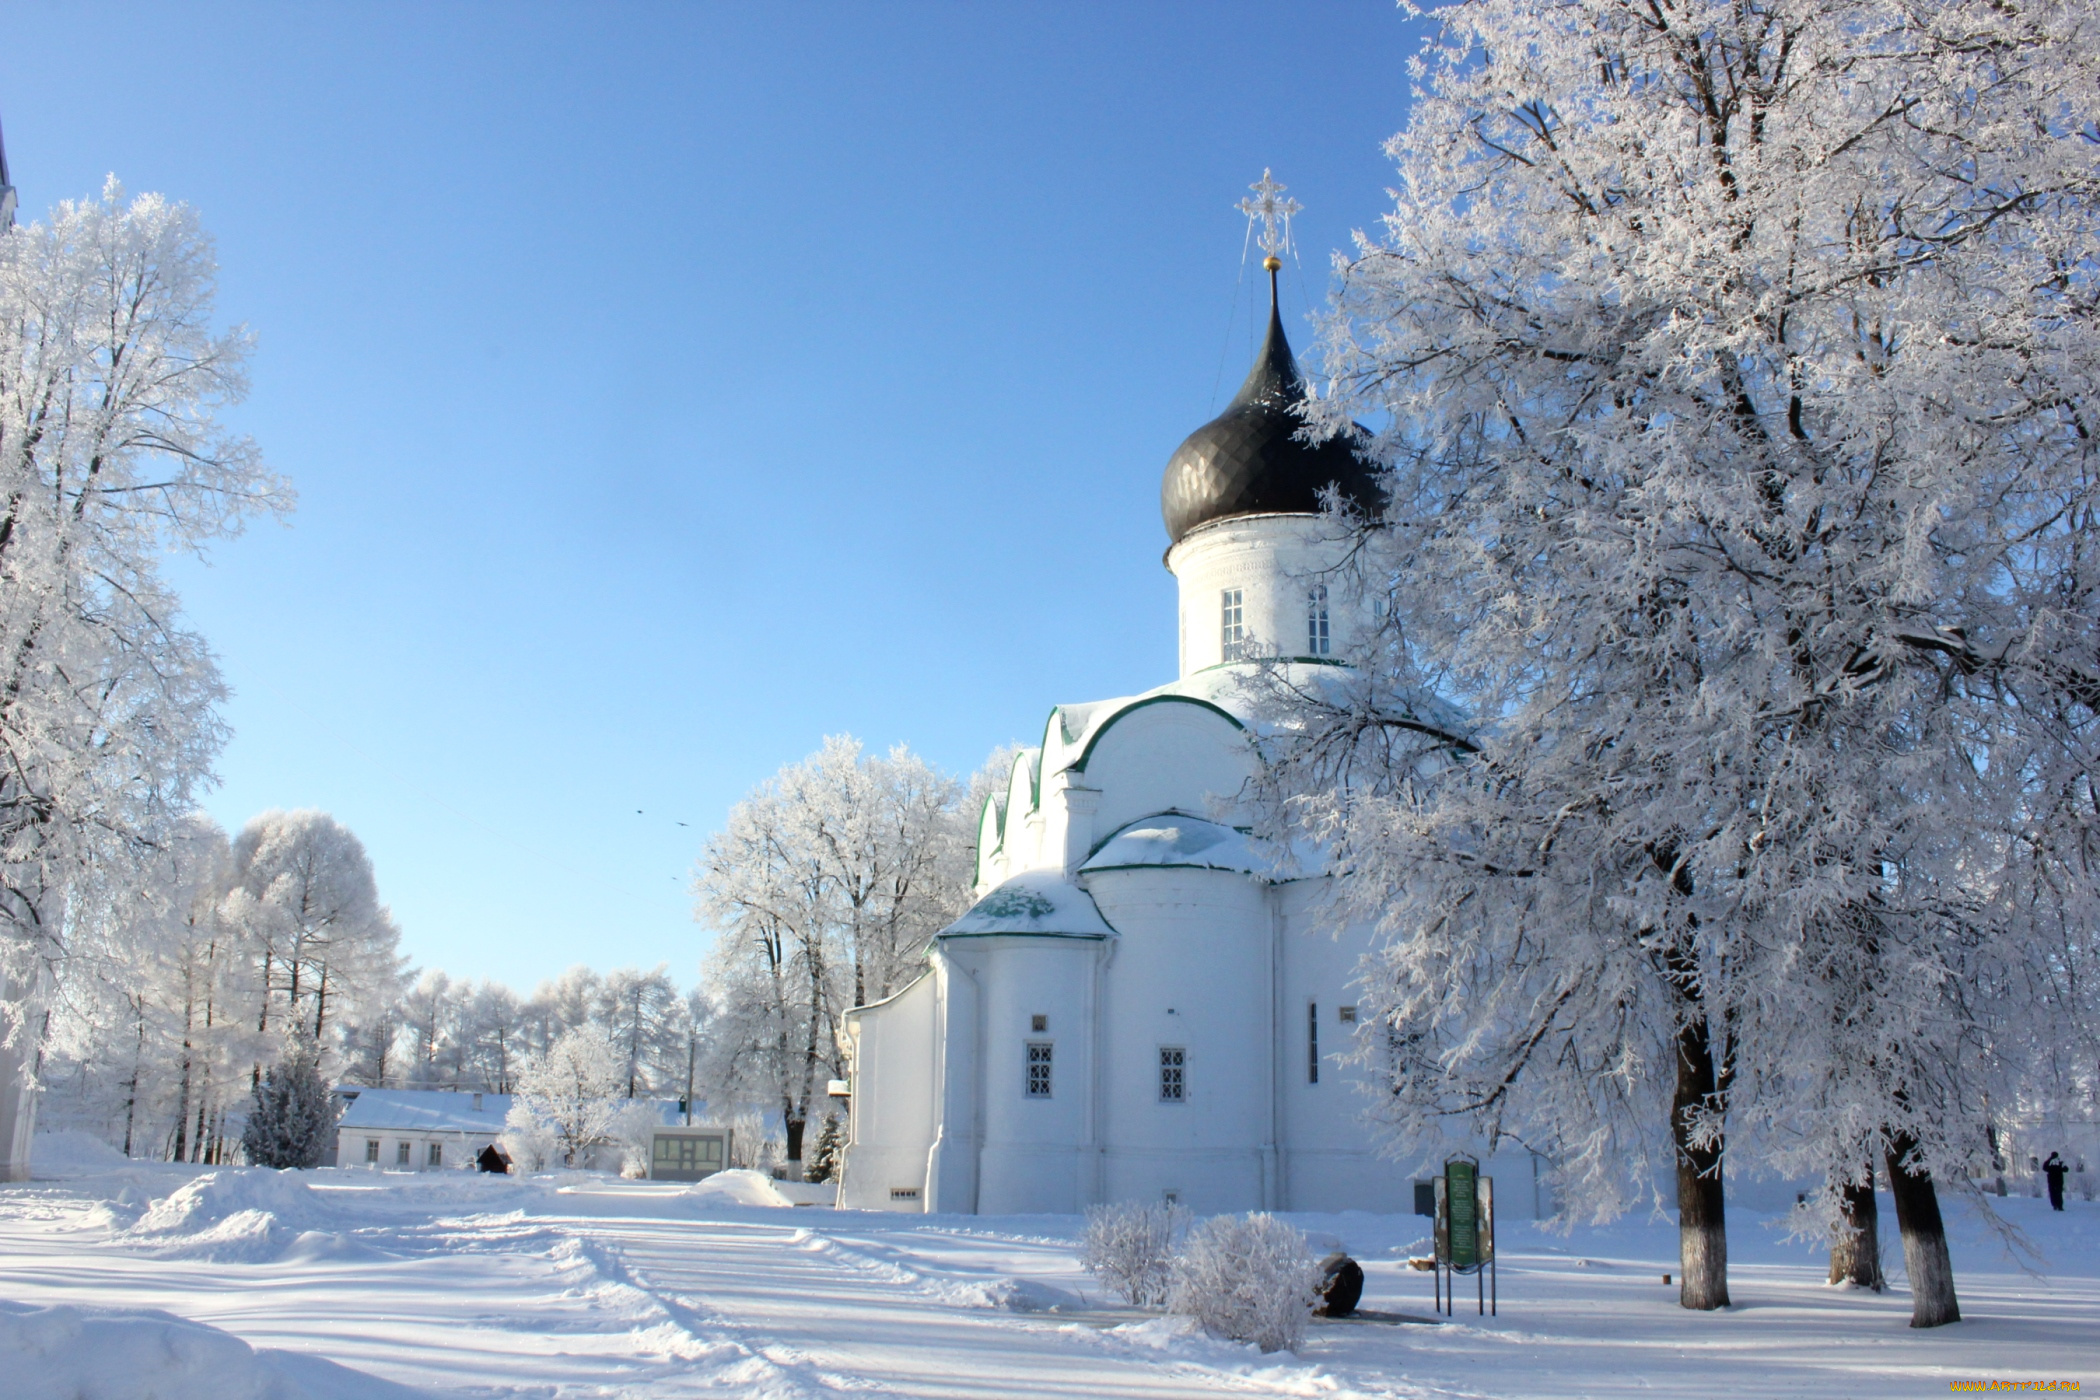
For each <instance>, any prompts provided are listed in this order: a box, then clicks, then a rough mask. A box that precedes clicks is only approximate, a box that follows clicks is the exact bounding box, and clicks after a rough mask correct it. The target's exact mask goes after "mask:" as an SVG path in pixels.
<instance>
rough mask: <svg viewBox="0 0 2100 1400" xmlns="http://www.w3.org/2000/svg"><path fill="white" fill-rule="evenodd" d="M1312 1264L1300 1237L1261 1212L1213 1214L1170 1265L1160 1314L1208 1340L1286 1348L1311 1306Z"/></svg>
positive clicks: (1315, 1274) (1315, 1272)
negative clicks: (1190, 1322) (1191, 1323)
mask: <svg viewBox="0 0 2100 1400" xmlns="http://www.w3.org/2000/svg"><path fill="white" fill-rule="evenodd" d="M1319 1280H1320V1266H1319V1265H1318V1264H1317V1263H1315V1262H1314V1260H1313V1257H1312V1254H1311V1253H1310V1251H1308V1250H1307V1248H1306V1245H1305V1236H1303V1235H1301V1234H1299V1233H1298V1232H1297V1231H1296V1230H1294V1229H1292V1228H1291V1227H1290V1226H1288V1225H1286V1224H1284V1223H1283V1222H1282V1221H1281V1220H1278V1219H1277V1218H1276V1217H1275V1216H1273V1215H1269V1214H1266V1213H1256V1214H1253V1215H1219V1216H1213V1217H1212V1218H1211V1219H1209V1220H1206V1221H1204V1222H1203V1223H1202V1224H1201V1225H1198V1226H1197V1227H1196V1228H1195V1229H1193V1230H1191V1231H1190V1232H1189V1237H1188V1243H1187V1244H1186V1245H1184V1246H1183V1247H1182V1250H1181V1253H1180V1254H1179V1255H1178V1256H1176V1258H1175V1260H1174V1265H1173V1275H1172V1280H1171V1282H1170V1283H1169V1285H1168V1288H1167V1311H1169V1312H1172V1313H1176V1314H1179V1315H1180V1316H1183V1317H1190V1318H1194V1319H1195V1320H1196V1323H1197V1324H1198V1325H1199V1326H1201V1327H1202V1328H1203V1330H1204V1331H1206V1332H1208V1333H1210V1334H1211V1335H1212V1336H1214V1337H1225V1338H1229V1339H1230V1340H1232V1341H1236V1342H1252V1343H1254V1344H1255V1345H1256V1346H1258V1347H1260V1348H1261V1349H1262V1350H1263V1351H1294V1350H1296V1349H1297V1347H1298V1345H1299V1343H1301V1342H1303V1341H1304V1340H1305V1324H1306V1320H1307V1319H1308V1318H1310V1317H1311V1316H1312V1311H1313V1305H1314V1304H1315V1303H1316V1302H1318V1301H1319V1298H1318V1294H1317V1292H1316V1290H1317V1287H1318V1285H1319Z"/></svg>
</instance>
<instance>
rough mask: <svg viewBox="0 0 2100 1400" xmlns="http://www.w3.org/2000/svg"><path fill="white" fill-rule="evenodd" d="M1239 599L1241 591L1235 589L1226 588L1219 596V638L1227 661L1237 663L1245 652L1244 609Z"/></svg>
mask: <svg viewBox="0 0 2100 1400" xmlns="http://www.w3.org/2000/svg"><path fill="white" fill-rule="evenodd" d="M1241 598H1242V593H1241V590H1240V589H1237V588H1228V589H1226V590H1225V591H1224V592H1223V593H1222V594H1220V595H1219V599H1220V605H1219V614H1220V618H1221V621H1220V626H1219V636H1220V640H1221V641H1222V643H1223V645H1224V659H1225V660H1227V661H1237V660H1239V659H1240V657H1242V656H1243V655H1245V654H1246V651H1247V628H1246V608H1245V607H1244V606H1243V605H1242V602H1241Z"/></svg>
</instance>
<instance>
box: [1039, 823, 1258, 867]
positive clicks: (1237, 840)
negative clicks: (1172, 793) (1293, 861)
mask: <svg viewBox="0 0 2100 1400" xmlns="http://www.w3.org/2000/svg"><path fill="white" fill-rule="evenodd" d="M1273 865H1274V862H1273V861H1272V860H1271V859H1270V858H1269V856H1268V854H1267V853H1266V852H1265V851H1263V850H1261V849H1259V848H1258V843H1257V842H1256V841H1255V840H1254V838H1253V837H1251V836H1249V835H1248V834H1247V833H1246V832H1243V831H1240V830H1238V829H1237V828H1235V827H1229V826H1221V825H1220V824H1218V823H1217V822H1213V821H1205V820H1204V819H1203V818H1201V817H1192V816H1189V815H1187V814H1186V813H1183V812H1162V813H1160V814H1159V815H1158V816H1153V817H1142V818H1140V819H1139V820H1137V821H1134V822H1132V823H1130V825H1128V826H1126V827H1124V828H1123V829H1122V830H1121V831H1118V832H1117V833H1116V834H1115V835H1113V836H1111V837H1109V838H1108V839H1107V840H1106V841H1104V842H1102V843H1101V848H1100V849H1099V850H1097V851H1095V852H1094V853H1093V854H1092V855H1090V856H1088V857H1087V858H1086V862H1085V863H1084V864H1082V865H1081V866H1080V867H1079V869H1080V871H1081V873H1086V872H1089V871H1095V870H1134V869H1141V868H1155V869H1164V868H1168V867H1180V868H1182V869H1196V870H1230V871H1233V872H1236V873H1238V874H1243V875H1262V874H1266V873H1267V872H1268V871H1269V870H1270V869H1271V868H1272V867H1273Z"/></svg>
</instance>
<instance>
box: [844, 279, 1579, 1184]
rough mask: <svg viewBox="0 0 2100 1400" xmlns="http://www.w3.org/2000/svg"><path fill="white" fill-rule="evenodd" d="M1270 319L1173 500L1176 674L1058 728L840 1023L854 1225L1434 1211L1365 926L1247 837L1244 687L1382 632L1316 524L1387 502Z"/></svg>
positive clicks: (1494, 1169) (1250, 716) (1169, 506)
mask: <svg viewBox="0 0 2100 1400" xmlns="http://www.w3.org/2000/svg"><path fill="white" fill-rule="evenodd" d="M1271 275H1272V277H1273V269H1272V273H1271ZM1271 296H1272V301H1271V312H1270V320H1269V332H1268V341H1267V343H1266V344H1264V345H1263V347H1262V351H1261V356H1260V358H1259V360H1258V361H1257V362H1256V364H1255V366H1254V368H1253V370H1252V372H1251V373H1250V374H1249V375H1248V377H1247V381H1246V384H1245V385H1244V386H1243V387H1242V388H1241V390H1240V392H1239V395H1238V397H1237V398H1235V399H1234V400H1233V403H1232V405H1231V406H1230V407H1229V408H1227V410H1226V411H1225V412H1224V413H1223V414H1222V415H1220V416H1219V417H1218V418H1217V419H1216V420H1214V421H1213V422H1211V423H1208V424H1206V425H1204V426H1203V427H1201V428H1199V429H1197V430H1196V432H1194V433H1193V434H1191V435H1190V436H1189V438H1188V440H1187V441H1186V442H1184V443H1183V444H1182V446H1181V448H1180V449H1179V450H1178V451H1177V452H1176V453H1175V454H1174V456H1173V458H1172V459H1171V460H1170V461H1169V463H1168V464H1167V470H1166V476H1165V480H1164V481H1163V482H1162V486H1161V493H1160V494H1161V508H1162V514H1163V516H1164V517H1165V524H1166V527H1167V535H1168V540H1169V548H1168V550H1167V554H1166V566H1167V568H1168V569H1169V570H1170V571H1171V572H1172V573H1173V574H1174V576H1175V578H1176V580H1177V581H1178V583H1179V585H1180V609H1179V611H1180V666H1179V671H1180V675H1179V677H1178V678H1177V679H1175V680H1173V681H1170V682H1169V683H1167V684H1165V685H1162V686H1159V687H1157V688H1156V689H1153V690H1149V691H1146V692H1144V693H1143V694H1139V695H1131V696H1125V697H1122V698H1120V699H1113V700H1101V701H1095V702H1091V703H1086V704H1067V705H1058V706H1056V707H1054V708H1052V709H1051V711H1050V718H1049V721H1048V723H1047V724H1046V726H1045V728H1044V731H1043V737H1042V742H1041V743H1040V744H1039V745H1038V746H1036V747H1035V748H1033V749H1030V750H1028V751H1027V752H1026V753H1024V754H1022V755H1021V756H1020V758H1019V759H1018V760H1017V761H1016V762H1015V764H1014V768H1013V773H1012V776H1011V780H1010V781H1009V783H1008V784H1007V788H1006V791H1005V792H1004V793H1003V794H1001V795H1000V796H998V797H997V798H995V799H994V800H993V801H991V802H989V803H987V804H986V807H985V810H984V812H983V815H982V826H981V829H980V838H979V843H978V850H979V857H978V862H979V863H978V870H977V894H978V900H977V902H976V904H975V905H974V906H973V907H972V908H971V909H970V910H969V911H968V912H967V913H965V914H964V915H963V916H962V917H961V918H960V919H957V920H956V921H955V922H954V923H953V924H951V925H949V926H948V927H947V928H946V929H944V930H942V931H941V932H940V933H939V934H938V935H937V936H936V937H935V939H934V941H933V946H932V948H931V949H930V950H929V953H928V959H927V962H928V966H927V969H926V972H925V973H924V975H923V976H921V977H920V978H919V979H918V980H917V981H915V982H913V983H911V984H910V985H909V986H907V987H906V988H904V990H902V991H901V992H898V993H897V994H896V995H894V996H892V997H890V998H889V999H888V1000H886V1001H883V1002H879V1003H876V1004H874V1005H871V1006H864V1007H861V1008H859V1009H857V1010H855V1011H852V1012H850V1013H848V1014H847V1016H846V1035H847V1038H848V1040H849V1042H850V1048H851V1051H852V1059H853V1077H852V1080H851V1101H852V1105H851V1115H850V1119H849V1122H850V1125H851V1128H850V1138H849V1141H848V1144H847V1146H846V1151H845V1162H844V1168H843V1173H842V1176H843V1184H842V1188H841V1193H840V1204H841V1205H843V1206H849V1207H862V1208H880V1209H890V1210H911V1211H943V1212H981V1213H985V1214H1007V1213H1014V1212H1038V1211H1041V1212H1057V1213H1067V1212H1073V1211H1077V1210H1079V1209H1080V1208H1082V1207H1083V1206H1086V1205H1088V1204H1091V1203H1095V1202H1109V1201H1128V1200H1154V1201H1156V1200H1160V1199H1162V1198H1165V1199H1169V1200H1179V1201H1183V1202H1185V1203H1187V1204H1188V1205H1189V1206H1190V1207H1192V1208H1193V1209H1195V1210H1197V1211H1202V1212H1213V1211H1242V1210H1255V1209H1266V1210H1320V1211H1335V1210H1350V1209H1358V1210H1372V1211H1406V1210H1410V1209H1413V1208H1414V1205H1415V1192H1414V1181H1413V1172H1412V1171H1411V1170H1410V1168H1411V1167H1415V1166H1418V1165H1421V1164H1419V1163H1414V1162H1396V1161H1392V1160H1388V1159H1386V1158H1383V1157H1381V1156H1380V1155H1379V1153H1378V1151H1377V1150H1376V1145H1375V1144H1374V1142H1373V1140H1372V1137H1371V1132H1370V1130H1369V1128H1368V1127H1367V1125H1366V1124H1365V1123H1364V1121H1363V1112H1364V1109H1365V1107H1366V1105H1367V1102H1368V1100H1367V1099H1366V1097H1365V1096H1364V1094H1363V1093H1362V1092H1361V1087H1362V1086H1361V1081H1362V1079H1363V1071H1362V1070H1361V1069H1360V1068H1359V1067H1358V1066H1357V1065H1356V1064H1354V1063H1352V1062H1351V1061H1350V1059H1349V1058H1348V1056H1349V1053H1350V1052H1351V1051H1353V1050H1355V1049H1356V1048H1357V1046H1358V1040H1357V1036H1358V1030H1359V1026H1358V1019H1357V1014H1356V1012H1357V1007H1356V1001H1357V996H1356V992H1355V989H1354V981H1355V978H1356V976H1357V971H1358V964H1359V959H1360V958H1361V957H1362V956H1363V954H1364V953H1365V951H1366V950H1367V949H1368V948H1369V947H1370V946H1371V943H1372V933H1371V930H1369V929H1367V928H1365V929H1352V930H1349V931H1347V932H1346V933H1344V934H1343V935H1342V936H1341V937H1339V938H1337V937H1335V936H1334V935H1333V933H1332V932H1331V931H1330V930H1329V928H1328V927H1327V926H1326V923H1325V921H1324V920H1323V919H1322V918H1321V913H1320V909H1321V901H1322V898H1323V895H1324V894H1325V887H1326V884H1327V877H1326V876H1325V875H1324V874H1323V873H1322V871H1321V869H1320V868H1319V857H1318V853H1316V852H1313V853H1299V854H1301V855H1302V856H1304V857H1305V859H1303V860H1302V861H1300V862H1299V863H1298V864H1295V865H1293V864H1291V863H1288V862H1283V861H1279V860H1278V859H1277V855H1278V853H1276V852H1273V851H1265V850H1262V849H1259V847H1258V843H1256V842H1255V841H1254V840H1253V839H1252V838H1251V837H1250V835H1249V834H1248V829H1247V828H1248V824H1249V823H1250V822H1251V820H1252V816H1251V811H1250V806H1249V795H1250V792H1251V790H1252V788H1253V786H1254V784H1255V783H1256V781H1257V780H1258V778H1259V776H1260V766H1261V762H1262V760H1261V757H1260V755H1259V753H1258V751H1257V749H1256V746H1255V743H1254V735H1255V731H1256V729H1257V728H1258V726H1259V725H1260V723H1261V720H1260V717H1259V716H1258V715H1257V714H1256V713H1254V708H1253V706H1252V705H1251V704H1250V701H1249V699H1248V695H1247V692H1246V690H1245V688H1244V687H1243V686H1242V684H1241V682H1242V681H1243V680H1244V679H1245V678H1246V677H1247V676H1248V675H1249V674H1250V671H1251V669H1252V668H1251V665H1250V663H1251V662H1253V661H1255V660H1256V659H1258V658H1271V659H1274V660H1276V661H1280V662H1281V663H1282V664H1283V665H1284V667H1285V668H1286V673H1287V675H1288V677H1289V679H1291V680H1292V681H1293V682H1295V683H1297V684H1299V685H1302V686H1305V687H1308V688H1317V687H1319V686H1320V685H1321V683H1322V680H1323V677H1325V676H1331V675H1334V674H1336V672H1335V669H1334V668H1336V667H1337V666H1338V665H1339V664H1340V658H1341V657H1342V656H1344V655H1346V654H1347V651H1348V648H1349V644H1350V642H1351V640H1352V639H1353V638H1355V637H1358V636H1362V635H1364V629H1366V628H1368V627H1370V626H1371V624H1372V620H1373V616H1374V614H1373V612H1372V606H1373V605H1372V602H1371V600H1368V599H1366V598H1364V597H1362V596H1360V595H1359V594H1357V593H1356V592H1355V591H1354V590H1353V589H1351V588H1350V586H1349V582H1348V576H1347V574H1346V573H1345V572H1343V571H1342V570H1340V569H1339V568H1338V567H1337V566H1338V565H1340V564H1341V563H1342V561H1343V558H1344V554H1345V552H1346V550H1347V548H1348V542H1347V541H1346V540H1343V539H1337V538H1335V537H1334V535H1333V533H1332V531H1331V530H1330V528H1329V527H1328V526H1327V524H1326V522H1324V521H1323V520H1322V519H1321V517H1320V515H1319V514H1318V512H1319V509H1320V503H1321V497H1322V493H1323V491H1326V490H1328V489H1330V488H1331V489H1335V490H1338V491H1339V492H1340V493H1341V494H1342V495H1344V496H1345V497H1351V498H1354V499H1357V500H1359V501H1364V502H1368V501H1369V500H1370V498H1371V496H1370V493H1372V492H1373V491H1375V489H1376V487H1375V485H1374V483H1373V481H1372V478H1371V477H1370V475H1369V473H1368V471H1367V469H1366V468H1365V467H1364V465H1363V464H1362V463H1361V462H1360V461H1359V460H1358V459H1357V458H1356V456H1355V455H1354V453H1353V451H1352V450H1351V444H1349V443H1348V442H1347V441H1345V440H1343V439H1340V438H1337V439H1331V440H1329V441H1328V442H1325V443H1321V444H1309V443H1307V442H1305V441H1304V440H1303V439H1301V438H1299V437H1298V436H1297V433H1298V430H1299V429H1300V428H1301V427H1302V424H1301V423H1300V421H1299V419H1298V417H1297V414H1296V412H1295V410H1294V407H1293V405H1295V403H1296V402H1297V400H1298V398H1299V397H1300V395H1301V394H1302V393H1303V384H1302V381H1301V380H1300V378H1299V375H1298V372H1297V369H1296V367H1295V365H1294V363H1293V361H1292V358H1291V351H1290V346H1289V345H1288V343H1287V342H1286V341H1285V338H1284V333H1283V326H1282V322H1281V320H1280V318H1278V316H1277V315H1276V313H1275V310H1274V301H1273V296H1274V288H1273V285H1272V288H1271ZM1453 1145H1454V1146H1456V1145H1457V1144H1453ZM1427 1155H1428V1153H1425V1156H1427ZM1481 1166H1482V1170H1483V1172H1484V1173H1486V1174H1488V1175H1492V1176H1496V1177H1498V1178H1500V1180H1499V1181H1498V1185H1499V1186H1502V1187H1503V1188H1504V1189H1503V1190H1502V1191H1501V1192H1499V1193H1498V1196H1499V1198H1500V1200H1501V1202H1502V1203H1503V1208H1504V1210H1505V1211H1506V1212H1507V1213H1509V1214H1511V1215H1515V1216H1528V1215H1532V1214H1534V1213H1538V1212H1541V1211H1544V1210H1550V1204H1549V1203H1547V1202H1546V1200H1545V1197H1544V1193H1543V1192H1542V1191H1541V1190H1540V1189H1539V1186H1538V1183H1537V1175H1538V1163H1537V1162H1536V1161H1534V1160H1533V1159H1532V1158H1531V1156H1530V1154H1529V1153H1524V1152H1516V1153H1508V1154H1504V1155H1503V1156H1501V1157H1499V1158H1495V1159H1489V1160H1484V1161H1483V1162H1482V1164H1481Z"/></svg>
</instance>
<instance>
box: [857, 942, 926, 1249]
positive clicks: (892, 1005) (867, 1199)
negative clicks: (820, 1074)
mask: <svg viewBox="0 0 2100 1400" xmlns="http://www.w3.org/2000/svg"><path fill="white" fill-rule="evenodd" d="M939 982H940V979H939V978H938V976H937V975H936V974H935V973H934V972H931V971H929V972H927V973H926V974H925V975H923V976H921V977H920V978H919V979H918V980H917V981H915V982H913V983H912V984H911V985H910V986H908V987H906V988H905V989H904V990H903V991H901V992H898V993H897V994H896V995H895V996H892V997H890V998H889V999H888V1000H886V1001H881V1002H877V1003H875V1004H874V1005H872V1006H864V1007H861V1008H860V1009H858V1010H857V1011H853V1012H849V1013H848V1014H847V1018H846V1033H847V1036H848V1038H849V1039H850V1041H851V1042H852V1047H853V1061H852V1062H853V1111H852V1113H851V1115H850V1116H849V1119H848V1123H849V1127H848V1132H847V1137H846V1153H845V1161H846V1167H845V1170H844V1172H843V1174H842V1177H841V1180H840V1184H839V1204H840V1205H844V1206H852V1207H856V1208H858V1209H861V1210H924V1209H925V1208H926V1196H927V1180H926V1177H927V1159H928V1154H929V1152H930V1151H931V1149H932V1147H933V1142H934V1134H935V1129H936V1127H937V1124H938V1104H937V1101H936V1094H937V1092H938V1089H939V1085H940V1065H939V1062H938V1056H939V1053H940V1038H939V1034H938V1030H939V1013H940V1001H941V996H940V991H941V989H940V985H939ZM904 1191H910V1192H913V1193H915V1194H913V1195H910V1196H905V1195H900V1194H893V1193H900V1192H904Z"/></svg>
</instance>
